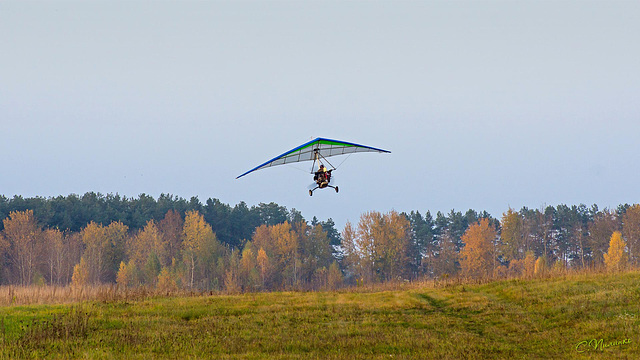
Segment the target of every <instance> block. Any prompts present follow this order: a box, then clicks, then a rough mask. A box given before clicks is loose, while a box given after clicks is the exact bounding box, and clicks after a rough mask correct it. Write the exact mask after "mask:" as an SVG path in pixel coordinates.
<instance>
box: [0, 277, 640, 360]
mask: <svg viewBox="0 0 640 360" xmlns="http://www.w3.org/2000/svg"><path fill="white" fill-rule="evenodd" d="M638 304H640V272H637V271H635V272H628V273H624V274H591V275H571V276H567V277H563V278H553V279H532V280H508V281H499V282H493V283H488V284H480V285H470V284H466V285H462V284H458V285H450V286H440V287H433V286H425V287H417V286H413V285H411V286H408V288H407V289H404V290H394V291H374V290H362V291H343V292H308V293H294V292H278V293H257V294H243V295H213V296H196V297H170V298H167V297H156V298H147V299H142V300H119V301H93V302H85V303H82V304H66V305H31V306H7V307H3V308H0V339H1V340H0V345H1V346H0V348H1V350H0V358H3V359H4V358H16V357H34V358H45V357H47V358H60V357H69V358H182V357H190V358H288V359H290V358H293V359H295V358H300V359H302V358H339V359H354V358H359V359H372V358H379V359H382V358H384V359H389V358H420V359H424V358H427V359H431V358H433V359H461V358H462V359H481V358H502V359H504V358H514V359H515V358H518V359H521V358H523V359H551V358H552V359H562V358H565V359H569V358H580V359H582V358H587V359H588V358H594V359H596V358H597V359H603V358H623V359H625V358H628V359H637V358H640V346H639V343H640V307H639V306H638ZM591 340H595V342H594V341H591ZM600 340H602V342H601V343H600ZM589 341H591V344H589ZM594 347H597V349H594Z"/></svg>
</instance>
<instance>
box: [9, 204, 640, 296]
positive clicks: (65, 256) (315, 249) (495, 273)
mask: <svg viewBox="0 0 640 360" xmlns="http://www.w3.org/2000/svg"><path fill="white" fill-rule="evenodd" d="M0 219H3V221H2V222H1V223H0V285H22V286H27V285H56V286H68V285H71V286H85V285H100V284H117V285H118V286H121V287H123V288H136V287H140V286H145V287H149V288H155V289H160V290H163V291H164V290H166V291H171V290H194V291H228V292H243V291H244V292H253V291H272V290H292V289H293V290H315V289H337V288H340V287H343V286H358V285H362V284H376V283H385V282H397V281H400V282H406V281H414V280H420V279H441V278H450V277H454V276H459V277H467V278H502V277H527V276H533V275H535V274H540V273H544V272H546V271H566V270H570V269H578V270H579V269H601V268H606V269H613V270H621V269H623V268H628V267H632V266H636V265H637V260H638V246H639V241H640V205H628V204H625V205H620V206H618V207H617V208H616V209H602V210H600V209H599V208H598V206H596V205H592V206H590V207H587V206H586V205H583V204H581V205H572V206H569V205H558V206H547V207H545V208H541V209H528V208H526V207H525V208H522V209H520V210H514V209H507V210H506V211H505V212H504V213H503V214H502V215H501V216H500V217H499V218H494V217H492V216H491V215H490V214H488V213H487V212H486V211H481V212H478V211H475V210H468V211H466V212H464V213H462V212H460V211H455V210H451V211H450V212H449V213H446V214H445V213H442V212H437V213H436V215H435V216H433V215H432V214H431V212H429V211H427V212H426V213H425V214H424V215H422V214H421V213H420V212H419V211H417V210H414V211H410V212H401V213H398V212H396V211H390V212H387V213H381V212H377V211H371V212H367V213H364V214H362V215H361V216H360V218H359V220H358V222H357V223H354V224H352V223H347V224H346V225H345V227H344V229H342V231H338V229H336V228H335V223H334V222H333V220H332V219H327V220H326V221H320V220H318V219H316V218H315V217H313V218H312V219H311V220H306V219H305V218H304V217H303V216H302V214H301V213H300V212H299V211H297V210H295V209H291V210H288V209H287V208H286V207H284V206H280V205H278V204H275V203H269V204H263V203H261V204H259V205H257V206H251V207H249V206H247V204H245V203H244V202H241V203H239V204H237V205H235V206H233V207H232V206H230V205H228V204H223V203H222V202H220V201H219V200H218V199H208V200H207V201H206V202H205V203H204V204H203V203H201V202H200V200H199V199H198V198H196V197H193V198H191V199H189V200H186V199H183V198H180V197H176V196H172V195H165V194H163V195H161V196H160V197H159V198H158V199H154V198H153V197H151V196H148V195H145V194H142V195H140V196H138V197H137V198H127V197H122V196H119V195H113V194H107V195H103V194H99V193H86V194H84V195H82V196H79V195H74V194H72V195H69V196H59V197H52V198H43V197H34V198H22V197H20V196H14V197H13V198H7V197H5V196H0Z"/></svg>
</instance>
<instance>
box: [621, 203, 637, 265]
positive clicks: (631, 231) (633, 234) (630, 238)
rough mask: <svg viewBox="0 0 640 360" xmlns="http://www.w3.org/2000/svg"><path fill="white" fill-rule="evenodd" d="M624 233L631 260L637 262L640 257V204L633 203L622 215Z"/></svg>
mask: <svg viewBox="0 0 640 360" xmlns="http://www.w3.org/2000/svg"><path fill="white" fill-rule="evenodd" d="M622 235H623V237H624V239H626V241H627V249H628V250H629V253H628V254H629V262H630V263H631V264H637V263H638V258H639V257H640V256H639V255H640V254H639V252H640V205H638V204H635V205H632V206H631V207H629V208H628V209H627V211H626V212H625V214H624V216H623V217H622Z"/></svg>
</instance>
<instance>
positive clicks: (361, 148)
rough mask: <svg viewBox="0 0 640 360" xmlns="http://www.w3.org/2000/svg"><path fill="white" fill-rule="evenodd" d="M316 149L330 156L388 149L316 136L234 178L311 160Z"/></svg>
mask: <svg viewBox="0 0 640 360" xmlns="http://www.w3.org/2000/svg"><path fill="white" fill-rule="evenodd" d="M316 150H317V151H318V153H319V154H320V156H321V157H330V156H336V155H344V154H352V153H357V152H379V153H389V152H390V151H387V150H382V149H377V148H374V147H371V146H365V145H359V144H354V143H350V142H345V141H339V140H331V139H324V138H317V139H314V140H311V141H309V142H307V143H304V144H302V145H300V146H298V147H296V148H293V149H291V150H289V151H287V152H285V153H284V154H281V155H278V156H276V157H274V158H273V159H271V160H269V161H267V162H265V163H263V164H260V165H258V166H256V167H255V168H253V169H251V170H249V171H247V172H246V173H244V174H242V175H240V176H238V177H237V178H236V179H238V178H241V177H243V176H245V175H247V174H249V173H250V172H253V171H256V170H260V169H264V168H268V167H271V166H276V165H283V164H290V163H294V162H300V161H311V160H314V159H315V158H316V154H315V152H316Z"/></svg>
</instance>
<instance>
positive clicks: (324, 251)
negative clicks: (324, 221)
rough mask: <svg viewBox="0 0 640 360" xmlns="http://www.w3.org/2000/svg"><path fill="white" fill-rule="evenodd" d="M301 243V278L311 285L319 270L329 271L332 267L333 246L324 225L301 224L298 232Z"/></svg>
mask: <svg viewBox="0 0 640 360" xmlns="http://www.w3.org/2000/svg"><path fill="white" fill-rule="evenodd" d="M296 233H297V234H298V239H299V243H300V247H299V252H300V256H299V258H300V266H301V269H300V277H301V279H302V281H303V282H305V283H311V282H312V280H313V278H314V276H315V273H316V272H317V271H318V270H319V269H327V268H328V267H329V266H330V265H331V260H332V256H331V245H330V239H329V237H328V236H327V233H326V232H325V231H324V229H323V228H322V225H320V224H317V225H315V226H308V225H307V224H306V223H300V224H299V226H298V230H297V231H296Z"/></svg>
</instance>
